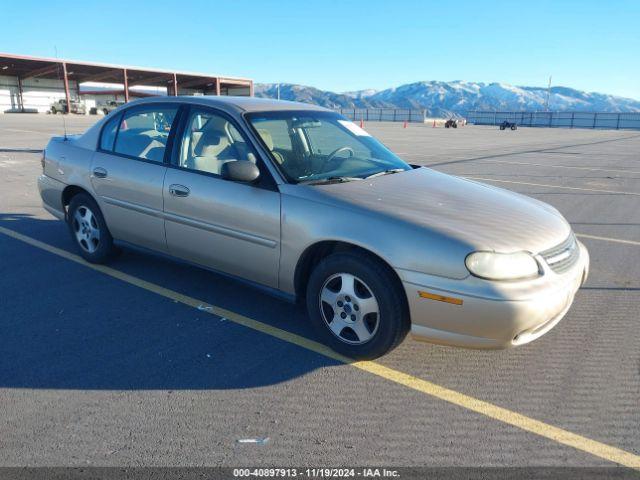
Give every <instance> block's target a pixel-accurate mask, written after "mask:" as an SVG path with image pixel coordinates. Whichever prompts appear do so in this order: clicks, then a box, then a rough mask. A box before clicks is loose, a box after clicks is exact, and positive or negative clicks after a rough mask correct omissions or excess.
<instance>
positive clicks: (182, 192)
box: [169, 183, 191, 197]
mask: <svg viewBox="0 0 640 480" xmlns="http://www.w3.org/2000/svg"><path fill="white" fill-rule="evenodd" d="M169 193H170V194H171V195H173V196H174V197H188V196H189V193H191V190H189V189H188V188H187V187H185V186H184V185H178V184H177V183H174V184H172V185H169Z"/></svg>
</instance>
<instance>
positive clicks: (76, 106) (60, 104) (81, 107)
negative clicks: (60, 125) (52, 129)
mask: <svg viewBox="0 0 640 480" xmlns="http://www.w3.org/2000/svg"><path fill="white" fill-rule="evenodd" d="M70 103H71V113H78V114H80V115H84V114H85V113H87V107H86V105H85V104H84V103H82V102H79V101H77V100H71V102H70ZM49 110H50V111H51V113H53V114H54V115H55V114H56V113H58V112H59V113H69V112H68V111H67V110H68V109H67V100H66V99H64V98H61V99H60V100H57V101H55V102H53V103H52V104H51V108H50V109H49Z"/></svg>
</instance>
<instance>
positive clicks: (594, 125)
mask: <svg viewBox="0 0 640 480" xmlns="http://www.w3.org/2000/svg"><path fill="white" fill-rule="evenodd" d="M597 118H598V114H597V113H594V114H593V128H596V119H597Z"/></svg>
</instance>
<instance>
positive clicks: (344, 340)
mask: <svg viewBox="0 0 640 480" xmlns="http://www.w3.org/2000/svg"><path fill="white" fill-rule="evenodd" d="M307 310H308V312H309V318H310V319H311V322H312V324H313V326H314V328H315V330H316V331H317V332H318V334H319V335H320V336H321V338H322V339H323V340H324V343H326V344H327V345H328V346H330V347H331V348H332V349H333V350H335V351H337V352H339V353H341V354H343V355H346V356H347V357H350V358H354V359H373V358H377V357H380V356H382V355H384V354H385V353H387V352H389V351H390V350H392V349H394V348H395V347H396V346H398V345H399V344H400V342H402V340H403V339H404V337H405V336H406V335H407V332H408V331H409V328H410V324H411V322H410V320H409V315H408V312H407V306H406V299H405V297H404V293H403V291H402V289H401V287H400V285H399V281H398V279H397V278H396V277H395V275H394V273H393V271H392V270H391V269H390V268H389V267H388V266H386V265H384V264H383V263H382V262H380V261H378V260H377V259H375V258H373V257H371V256H369V255H366V254H361V253H359V252H346V253H335V254H333V255H330V256H329V257H327V258H325V259H324V260H322V261H321V262H320V263H319V264H318V266H317V267H316V268H315V269H314V271H313V272H312V274H311V277H310V278H309V284H308V287H307Z"/></svg>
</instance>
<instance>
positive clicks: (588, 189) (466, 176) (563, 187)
mask: <svg viewBox="0 0 640 480" xmlns="http://www.w3.org/2000/svg"><path fill="white" fill-rule="evenodd" d="M460 176H461V177H464V178H469V179H471V180H482V181H484V182H498V183H515V184H518V185H531V186H534V187H545V188H561V189H563V190H582V191H585V192H599V193H610V194H612V195H634V196H637V197H640V193H636V192H619V191H616V190H601V189H599V188H581V187H565V186H563V185H549V184H546V183H530V182H517V181H515V180H497V179H494V178H484V177H471V176H468V175H460Z"/></svg>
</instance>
